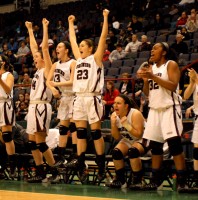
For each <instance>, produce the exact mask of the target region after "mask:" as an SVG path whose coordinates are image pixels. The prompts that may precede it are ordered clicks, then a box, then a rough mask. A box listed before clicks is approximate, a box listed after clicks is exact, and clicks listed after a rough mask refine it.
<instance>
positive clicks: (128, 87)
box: [119, 73, 132, 95]
mask: <svg viewBox="0 0 198 200" xmlns="http://www.w3.org/2000/svg"><path fill="white" fill-rule="evenodd" d="M121 78H123V79H124V78H126V79H125V80H122V81H121V83H120V86H119V92H120V93H121V94H125V95H130V94H131V95H132V82H131V80H129V79H128V78H130V75H129V74H128V73H123V74H122V77H121Z"/></svg>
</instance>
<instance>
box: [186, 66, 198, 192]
mask: <svg viewBox="0 0 198 200" xmlns="http://www.w3.org/2000/svg"><path fill="white" fill-rule="evenodd" d="M188 71H189V72H188V75H189V77H190V83H189V85H188V87H187V88H186V90H185V92H184V99H189V98H190V96H191V94H193V101H194V105H193V110H194V113H195V122H194V129H193V134H192V143H193V144H194V149H193V158H194V179H195V180H196V182H195V184H194V185H193V189H196V190H198V135H197V131H198V75H197V73H196V71H195V70H194V69H188Z"/></svg>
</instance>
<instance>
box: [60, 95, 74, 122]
mask: <svg viewBox="0 0 198 200" xmlns="http://www.w3.org/2000/svg"><path fill="white" fill-rule="evenodd" d="M73 101H74V97H73V96H68V97H66V96H63V97H61V100H60V105H59V107H58V114H57V118H58V119H60V120H69V119H71V118H72V111H73Z"/></svg>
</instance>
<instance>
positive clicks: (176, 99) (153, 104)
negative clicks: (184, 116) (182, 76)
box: [149, 61, 181, 109]
mask: <svg viewBox="0 0 198 200" xmlns="http://www.w3.org/2000/svg"><path fill="white" fill-rule="evenodd" d="M168 63H169V61H168V62H166V63H165V64H163V65H161V66H160V67H157V66H156V64H154V65H153V66H152V70H153V74H155V75H157V76H159V77H160V78H162V79H164V80H169V78H168V72H167V66H168ZM179 104H181V97H180V96H179V84H178V87H177V90H176V92H171V91H170V90H167V89H165V88H164V87H161V86H160V85H158V84H157V83H156V82H155V81H154V80H152V79H149V107H150V108H153V109H160V108H166V107H170V106H172V105H179Z"/></svg>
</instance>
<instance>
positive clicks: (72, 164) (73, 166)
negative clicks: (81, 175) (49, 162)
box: [65, 159, 78, 169]
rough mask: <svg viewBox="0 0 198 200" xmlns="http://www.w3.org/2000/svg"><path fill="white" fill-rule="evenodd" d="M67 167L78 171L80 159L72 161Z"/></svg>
mask: <svg viewBox="0 0 198 200" xmlns="http://www.w3.org/2000/svg"><path fill="white" fill-rule="evenodd" d="M65 167H66V168H70V169H77V168H78V159H73V160H71V161H70V162H68V163H67V164H65Z"/></svg>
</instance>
